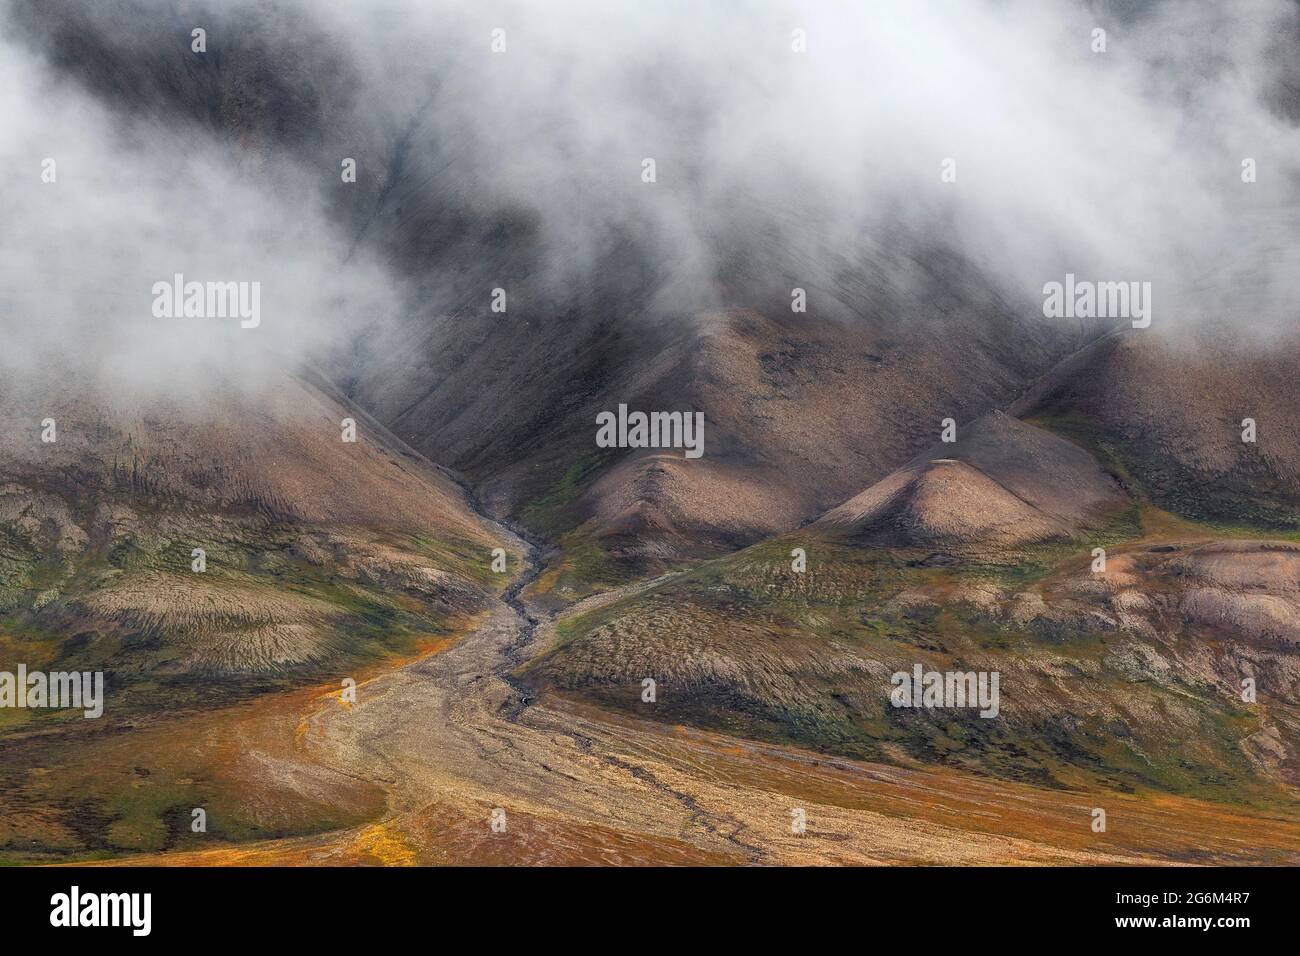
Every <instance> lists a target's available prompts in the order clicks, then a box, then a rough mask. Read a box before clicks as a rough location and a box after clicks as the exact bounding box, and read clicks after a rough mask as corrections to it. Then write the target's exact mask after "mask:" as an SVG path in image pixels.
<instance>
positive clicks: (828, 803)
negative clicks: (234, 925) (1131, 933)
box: [107, 572, 1300, 865]
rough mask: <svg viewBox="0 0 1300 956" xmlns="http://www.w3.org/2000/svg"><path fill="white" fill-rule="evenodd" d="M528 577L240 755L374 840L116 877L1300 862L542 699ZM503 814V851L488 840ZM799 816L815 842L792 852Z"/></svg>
mask: <svg viewBox="0 0 1300 956" xmlns="http://www.w3.org/2000/svg"><path fill="white" fill-rule="evenodd" d="M531 577H532V573H531V572H529V573H526V574H525V575H524V576H523V577H521V578H520V580H519V581H518V582H517V583H516V585H515V587H514V588H512V589H511V591H509V592H507V594H506V599H505V600H504V601H502V602H500V603H498V604H497V605H496V606H495V607H494V609H493V610H492V611H491V612H490V613H489V614H487V615H485V616H484V618H482V619H481V620H480V622H479V623H478V624H477V626H475V627H473V628H472V629H471V630H470V631H469V632H468V633H466V634H465V635H464V636H463V637H462V638H461V639H460V640H459V641H457V642H456V643H455V644H454V646H452V647H450V649H445V650H441V651H440V652H436V653H433V654H430V655H428V656H425V657H423V658H421V659H419V660H416V661H414V662H411V663H408V664H406V665H404V666H401V667H398V668H396V669H394V670H390V671H388V672H385V673H381V674H379V675H378V676H375V677H373V678H372V679H371V680H369V681H367V682H365V683H363V684H361V685H360V686H359V688H358V700H357V703H356V704H354V705H348V704H344V703H342V702H341V701H340V700H339V699H338V695H337V693H336V692H330V693H328V694H319V695H304V694H301V693H299V694H297V695H278V696H279V697H280V699H281V700H282V701H283V700H290V699H291V700H293V701H294V703H295V706H299V707H301V708H302V712H301V714H300V716H299V718H298V719H297V726H296V730H295V731H294V732H293V733H292V740H291V741H290V740H288V739H286V733H287V728H286V724H285V723H284V722H283V721H280V722H277V721H260V722H257V721H253V722H249V723H248V724H247V725H246V726H252V727H260V728H261V732H263V733H265V734H266V735H267V736H266V738H265V739H258V738H257V737H256V736H246V737H245V738H244V739H243V740H241V741H240V747H241V750H242V757H241V760H240V766H242V767H244V768H246V771H247V772H249V773H254V772H255V773H256V774H258V775H259V776H260V777H262V778H263V779H262V780H261V781H260V782H261V783H262V784H263V785H264V784H265V783H266V782H267V780H266V779H265V778H266V777H267V776H268V775H270V776H272V777H278V778H279V779H278V780H276V781H274V782H276V783H278V784H280V785H281V786H282V787H284V788H286V789H288V790H301V791H303V792H304V796H310V798H311V799H312V800H314V801H322V800H324V801H330V800H333V799H337V800H338V801H339V802H340V803H345V802H347V801H349V800H352V801H355V800H356V789H357V787H358V786H368V785H373V784H377V785H378V786H379V787H380V788H382V791H383V797H384V809H383V811H382V814H381V815H380V816H379V817H378V819H375V820H374V821H373V822H368V823H364V824H360V825H354V826H350V827H346V828H343V829H339V830H334V831H332V832H328V833H324V834H320V835H315V836H307V837H294V838H288V839H280V840H270V841H261V842H253V843H247V844H229V843H227V844H224V845H222V846H221V847H217V848H213V849H211V850H200V851H190V850H187V851H179V852H171V853H161V854H148V855H139V856H132V857H128V858H120V859H116V860H112V861H107V862H111V863H113V864H115V865H120V864H123V863H126V864H158V863H163V864H174V865H282V864H293V865H312V864H316V865H340V864H389V865H403V864H406V865H411V864H414V865H420V864H504V865H517V864H519V865H521V864H1031V865H1032V864H1066V865H1072V864H1139V863H1157V864H1217V863H1224V864H1226V863H1264V864H1282V863H1289V864H1296V863H1300V818H1292V819H1284V818H1282V817H1278V816H1269V815H1266V814H1259V813H1254V812H1251V811H1242V812H1238V811H1235V810H1233V809H1232V808H1229V807H1224V806H1221V805H1215V804H1211V803H1204V802H1198V801H1194V800H1189V799H1183V798H1178V797H1169V796H1159V795H1127V794H1119V793H1084V792H1065V791H1060V790H1049V789H1041V788H1035V787H1030V786H1025V785H1020V784H1016V783H1009V782H1006V781H999V780H995V779H991V778H983V777H978V776H974V775H970V774H966V773H961V772H957V771H953V770H943V769H939V770H936V769H930V768H926V769H910V768H903V767H896V766H887V765H881V764H868V763H860V762H855V761H850V760H845V759H840V758H835V757H827V756H823V755H819V754H815V753H811V752H807V751H802V750H798V749H794V748H789V747H781V746H774V745H769V744H761V743H755V742H752V741H746V740H742V739H738V738H732V737H728V736H726V735H722V734H717V733H711V732H705V731H699V730H693V729H688V728H684V727H673V726H669V725H664V724H659V723H655V722H651V721H640V720H636V719H634V718H630V717H625V716H620V715H611V714H608V713H605V712H603V711H601V710H598V709H596V708H593V707H591V706H590V705H586V704H583V703H580V702H576V701H570V700H566V699H562V698H559V697H555V696H547V697H545V698H543V699H541V700H536V701H535V700H532V699H529V698H527V697H525V696H523V695H522V694H521V692H520V691H519V690H518V689H517V687H516V686H515V685H514V684H512V683H511V681H510V680H509V677H508V675H509V674H510V673H511V672H512V671H513V670H514V669H515V668H516V667H517V666H518V664H519V663H520V661H521V659H522V655H523V652H524V647H525V645H526V644H529V643H531V642H532V641H533V640H534V639H538V638H542V639H544V638H545V636H546V634H545V631H546V630H547V629H548V628H551V627H553V626H554V623H555V622H554V620H548V621H545V622H542V623H541V624H537V623H536V622H535V621H534V620H533V619H532V618H531V617H530V614H529V612H528V610H527V609H526V608H525V607H524V605H523V604H521V603H520V602H519V600H518V599H517V595H518V594H519V593H520V592H521V591H522V589H523V587H524V585H525V584H526V583H527V580H529V579H531ZM539 628H540V629H541V630H542V632H543V633H542V634H541V635H538V634H536V633H535V632H536V631H537V630H538V629H539ZM273 696H274V695H273ZM267 700H268V701H270V698H268V699H267ZM255 706H261V705H255ZM279 706H283V705H282V704H281V705H279ZM259 751H261V753H260V754H259ZM363 782H364V783H363ZM1095 807H1101V808H1103V809H1105V810H1106V814H1107V830H1106V832H1104V833H1094V832H1093V831H1092V811H1093V808H1095ZM498 809H500V810H502V811H504V813H505V817H504V820H505V827H504V830H503V832H494V831H493V828H492V827H491V825H490V823H491V820H492V816H493V813H494V811H495V810H498ZM796 810H802V811H803V813H804V816H805V818H806V821H807V824H806V831H805V832H803V833H795V832H793V831H794V828H793V827H792V822H793V820H794V819H795V816H796V814H795V813H794V811H796ZM498 818H499V815H498ZM498 829H500V828H499V827H498Z"/></svg>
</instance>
